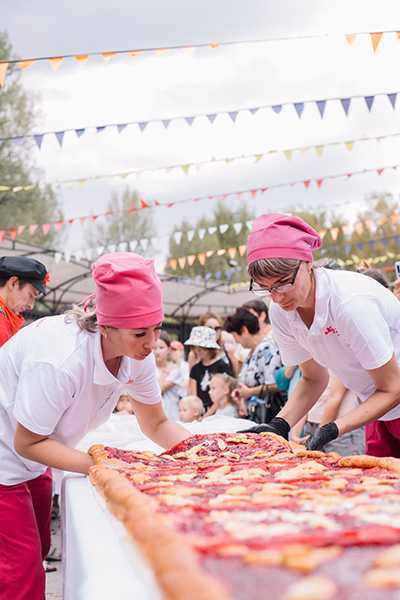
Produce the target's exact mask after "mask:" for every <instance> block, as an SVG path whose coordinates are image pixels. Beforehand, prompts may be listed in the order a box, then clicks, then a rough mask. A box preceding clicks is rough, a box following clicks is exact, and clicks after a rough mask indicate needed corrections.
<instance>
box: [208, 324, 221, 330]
mask: <svg viewBox="0 0 400 600" xmlns="http://www.w3.org/2000/svg"><path fill="white" fill-rule="evenodd" d="M210 329H214V331H222V327H221V325H217V326H216V327H210Z"/></svg>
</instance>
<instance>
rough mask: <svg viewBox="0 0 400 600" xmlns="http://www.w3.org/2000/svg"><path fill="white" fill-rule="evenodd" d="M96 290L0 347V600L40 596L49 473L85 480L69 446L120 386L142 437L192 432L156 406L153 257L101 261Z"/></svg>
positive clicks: (159, 439)
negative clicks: (68, 473)
mask: <svg viewBox="0 0 400 600" xmlns="http://www.w3.org/2000/svg"><path fill="white" fill-rule="evenodd" d="M93 278H94V282H95V289H96V291H95V294H94V295H93V298H92V301H93V302H92V307H91V308H89V303H86V306H85V307H84V308H83V309H81V308H75V309H73V310H72V311H69V314H67V317H66V316H55V317H46V318H43V319H40V320H39V321H35V322H34V323H32V324H31V325H29V326H28V327H25V328H24V329H22V330H21V331H19V332H18V333H17V334H16V335H15V336H14V337H13V338H11V340H10V341H9V343H8V344H7V345H6V346H4V347H3V348H0V589H1V592H2V593H1V599H2V600H43V598H44V586H45V576H44V571H43V567H42V559H43V558H44V557H45V556H46V554H47V552H48V550H49V545H50V508H51V477H50V476H49V474H48V470H47V467H55V468H57V469H61V470H65V471H75V472H78V473H83V474H87V472H88V469H89V467H90V466H91V465H92V459H91V458H90V456H89V455H88V454H86V453H83V452H80V451H78V450H75V449H74V446H75V445H76V444H77V442H78V441H79V440H80V439H81V438H83V436H84V435H85V434H86V433H87V432H88V431H89V430H91V429H94V428H96V427H98V426H99V425H100V424H102V423H104V422H105V421H106V420H107V419H108V417H109V416H110V415H111V413H112V412H113V409H114V407H115V405H116V403H117V401H118V398H119V396H120V394H121V391H122V390H127V391H128V393H130V395H131V396H133V398H134V399H135V400H134V411H135V415H136V417H137V419H138V422H139V425H140V427H141V429H142V431H143V432H144V433H145V435H147V436H148V437H149V438H151V439H152V440H153V441H155V442H156V443H157V444H159V445H160V446H163V447H164V448H168V447H169V446H171V445H173V444H175V443H177V442H179V441H181V440H183V439H185V438H186V437H188V436H189V433H188V432H187V431H186V430H185V429H183V427H181V426H179V425H177V424H176V423H172V422H171V421H169V420H168V419H167V418H166V416H165V414H164V412H163V410H162V407H161V394H160V388H159V386H158V384H157V373H156V367H155V360H154V356H153V353H152V350H153V348H154V346H155V344H156V342H157V340H158V337H159V334H160V328H161V322H162V320H163V316H164V315H163V307H162V293H161V283H160V281H159V279H158V277H157V275H156V273H155V271H154V265H153V261H152V260H147V259H144V258H142V257H141V256H138V255H136V254H132V253H124V252H120V253H115V254H108V255H105V256H102V257H101V258H100V259H99V260H98V261H97V262H96V263H95V264H94V266H93Z"/></svg>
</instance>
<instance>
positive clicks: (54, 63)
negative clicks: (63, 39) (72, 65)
mask: <svg viewBox="0 0 400 600" xmlns="http://www.w3.org/2000/svg"><path fill="white" fill-rule="evenodd" d="M63 60H64V57H63V56H52V57H51V58H49V63H50V65H51V68H52V69H53V71H57V69H59V68H60V65H61V63H62V61H63Z"/></svg>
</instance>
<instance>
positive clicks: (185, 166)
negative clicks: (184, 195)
mask: <svg viewBox="0 0 400 600" xmlns="http://www.w3.org/2000/svg"><path fill="white" fill-rule="evenodd" d="M190 166H191V165H181V169H182V171H183V172H184V173H185V175H187V174H188V173H189V169H190Z"/></svg>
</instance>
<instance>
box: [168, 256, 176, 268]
mask: <svg viewBox="0 0 400 600" xmlns="http://www.w3.org/2000/svg"><path fill="white" fill-rule="evenodd" d="M176 265H177V262H176V258H171V260H170V261H169V266H170V267H171V269H173V270H174V271H175V270H176Z"/></svg>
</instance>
